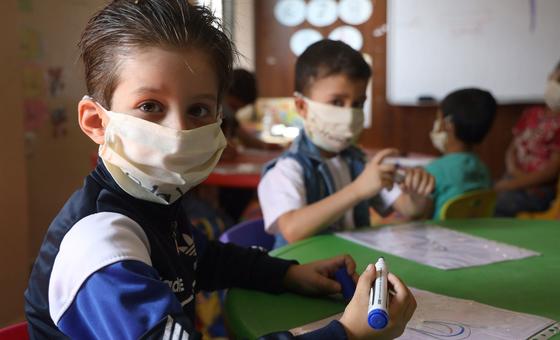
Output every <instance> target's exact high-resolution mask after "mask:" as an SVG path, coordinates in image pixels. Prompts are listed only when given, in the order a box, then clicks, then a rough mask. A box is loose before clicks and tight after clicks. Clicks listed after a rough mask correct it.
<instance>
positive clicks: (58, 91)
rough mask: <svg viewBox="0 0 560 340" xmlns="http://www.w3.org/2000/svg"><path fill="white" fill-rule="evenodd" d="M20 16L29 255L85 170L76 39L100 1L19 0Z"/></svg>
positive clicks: (90, 146)
mask: <svg viewBox="0 0 560 340" xmlns="http://www.w3.org/2000/svg"><path fill="white" fill-rule="evenodd" d="M19 4H20V6H19V8H18V12H19V13H20V16H21V18H22V25H21V28H20V30H21V34H22V38H21V39H22V44H23V45H24V46H27V47H26V48H25V52H24V53H23V73H24V80H25V83H24V88H25V91H26V93H27V92H29V93H28V95H26V97H25V98H24V100H23V103H24V105H28V103H31V104H34V105H32V109H31V112H32V113H33V114H32V115H30V116H27V118H26V121H25V124H26V125H28V126H30V127H29V128H28V131H27V132H26V138H27V145H26V153H27V157H26V169H27V174H28V184H29V219H30V220H29V230H30V238H29V251H30V254H31V257H32V259H33V260H34V258H35V256H36V254H37V252H38V250H39V247H40V245H41V242H42V240H43V237H44V234H45V232H46V230H47V228H48V226H49V224H50V222H51V221H52V219H53V218H54V216H55V215H56V214H57V213H58V211H59V210H60V209H61V208H62V206H63V205H64V202H65V201H66V200H67V199H68V198H69V196H70V195H71V194H72V193H73V192H74V191H75V190H76V189H78V188H79V187H80V186H81V185H82V181H83V179H84V177H85V176H86V175H87V174H88V173H89V171H90V170H91V168H92V166H91V162H90V158H91V155H92V154H93V153H95V150H96V147H95V145H94V143H93V142H92V141H91V140H90V139H89V138H87V137H86V136H85V135H84V134H83V133H82V132H81V130H80V128H79V126H78V122H77V103H78V101H79V100H80V99H81V97H82V96H83V95H84V94H86V89H85V84H84V80H83V71H82V65H81V62H80V60H79V52H78V48H77V43H78V40H79V37H80V34H81V32H82V30H83V28H84V27H85V24H86V23H87V20H88V19H89V17H90V16H91V15H92V14H93V13H94V12H95V11H96V10H97V9H99V8H100V7H102V6H103V5H104V4H106V1H105V0H88V1H60V0H40V1H39V0H25V1H23V0H22V1H19Z"/></svg>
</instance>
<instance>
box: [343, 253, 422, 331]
mask: <svg viewBox="0 0 560 340" xmlns="http://www.w3.org/2000/svg"><path fill="white" fill-rule="evenodd" d="M375 277H376V273H375V266H374V265H373V264H370V265H368V267H367V268H366V271H365V272H364V273H363V274H362V275H361V276H360V279H359V281H358V285H357V287H356V293H355V294H354V297H353V298H352V301H350V303H349V304H348V306H346V309H345V310H344V314H343V315H342V317H341V318H340V323H341V324H342V325H343V326H344V329H345V330H346V334H347V335H348V339H351V340H353V339H394V338H396V337H398V336H400V335H401V334H402V333H403V332H404V329H405V327H406V324H407V323H408V321H409V320H410V318H411V317H412V314H414V311H415V310H416V300H415V299H414V296H413V295H412V293H411V292H410V290H409V289H408V288H407V287H406V286H405V285H404V283H402V281H401V280H399V278H397V277H396V276H395V275H393V274H391V273H389V275H388V281H389V283H390V284H391V285H392V286H393V289H394V291H395V292H396V294H395V295H394V296H392V297H391V299H390V303H389V311H388V312H389V323H388V324H387V326H386V327H385V328H384V329H382V330H375V329H373V328H371V327H370V326H369V324H368V322H367V313H368V307H369V306H368V304H369V292H370V288H371V286H372V285H373V282H374V281H375Z"/></svg>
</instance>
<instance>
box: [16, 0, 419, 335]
mask: <svg viewBox="0 0 560 340" xmlns="http://www.w3.org/2000/svg"><path fill="white" fill-rule="evenodd" d="M80 48H81V56H82V60H83V61H84V64H85V79H86V82H87V89H88V93H89V95H90V96H86V97H84V98H83V99H82V100H81V101H80V102H79V104H78V122H79V124H80V127H81V129H82V131H83V132H84V133H85V134H86V135H87V136H88V137H89V138H91V139H92V140H93V141H94V142H95V143H97V144H99V145H100V148H99V156H100V159H99V162H98V164H97V167H96V169H95V170H94V171H93V172H92V173H91V174H90V175H89V176H88V177H86V179H85V182H84V185H83V187H82V188H81V189H80V190H78V191H77V192H76V193H74V194H73V195H72V197H71V198H70V199H69V200H68V202H67V203H66V204H65V206H64V207H63V208H62V210H61V211H60V212H59V214H58V215H57V216H56V218H55V219H54V221H53V222H52V224H51V225H50V227H49V229H48V231H47V235H46V237H45V239H44V242H43V244H42V246H41V249H40V252H39V255H38V257H37V260H36V262H35V264H34V267H33V271H32V273H31V276H30V279H29V286H28V288H27V290H26V292H25V301H26V305H25V311H26V316H27V320H28V324H29V335H30V338H31V339H59V338H66V337H70V338H74V339H138V338H142V339H162V338H164V339H171V338H173V339H194V338H198V337H199V335H198V334H197V333H196V331H195V330H194V326H193V323H194V314H195V311H194V303H195V301H194V299H195V297H194V296H195V293H196V292H197V291H199V290H215V289H223V288H227V287H244V288H249V289H260V290H264V291H268V292H273V293H277V292H282V291H294V292H300V293H304V294H312V295H323V294H332V293H337V292H340V290H341V288H340V285H339V284H338V283H337V282H336V281H334V280H333V279H332V275H333V273H334V272H335V271H336V270H337V269H338V268H340V267H341V266H345V267H346V269H347V272H348V274H349V275H351V276H353V278H354V280H357V274H356V273H355V263H354V261H353V260H352V259H351V258H350V257H349V256H338V257H335V258H333V259H328V260H322V261H317V262H312V263H309V264H305V265H299V264H297V263H296V262H294V261H286V260H281V259H276V258H272V257H269V256H268V255H267V254H265V253H262V252H260V251H258V250H254V249H243V248H238V247H235V246H232V245H226V244H221V243H219V242H211V241H208V240H205V239H204V238H203V237H201V236H200V235H199V234H197V233H196V232H195V230H193V229H192V228H191V226H190V223H189V218H188V216H187V215H186V214H185V213H184V211H185V209H183V207H182V204H181V203H182V202H181V200H182V199H183V197H184V194H185V193H186V192H187V191H188V190H189V189H191V188H192V187H194V186H196V185H197V184H199V183H200V182H202V181H203V180H204V179H205V178H206V176H208V174H209V173H210V172H211V171H212V169H213V167H214V166H215V164H216V163H217V161H218V159H219V157H220V154H221V152H222V150H223V148H224V147H225V144H226V142H225V138H224V135H223V133H222V131H221V129H220V121H221V114H220V112H219V107H220V101H221V98H222V96H223V95H224V92H225V91H226V89H227V88H228V82H229V78H230V75H231V69H232V64H233V53H232V52H233V46H232V44H231V42H230V41H229V39H228V38H227V36H226V34H225V33H223V31H222V30H221V28H220V26H219V23H217V22H216V19H215V17H214V16H213V15H212V14H211V12H210V11H209V10H208V9H205V8H202V7H198V6H193V5H190V4H189V3H188V2H187V1H186V0H139V1H132V0H130V1H129V0H115V1H112V2H111V3H109V4H108V5H107V6H106V7H105V8H103V9H102V10H100V11H99V12H98V13H97V14H95V15H94V16H93V17H92V18H91V19H90V21H89V22H88V24H87V26H86V28H85V31H84V32H83V34H82V38H81V41H80ZM374 279H375V270H371V266H369V267H368V269H367V270H366V271H365V273H364V274H363V275H362V276H361V277H360V279H359V281H358V286H357V289H356V293H355V295H354V298H353V299H352V301H351V302H350V304H349V305H348V307H347V308H346V311H345V313H344V315H343V317H342V318H341V320H340V321H333V322H332V323H330V324H329V325H327V326H326V327H325V328H322V329H320V330H317V331H315V332H313V333H310V334H307V335H304V336H302V337H301V338H302V339H324V338H325V336H326V335H328V336H329V337H330V338H336V339H345V338H376V337H382V338H386V337H396V336H398V335H400V334H401V333H402V332H403V330H404V326H405V325H406V322H408V320H409V319H410V317H411V316H412V313H413V311H414V309H415V301H414V298H413V296H412V295H411V293H410V291H409V290H408V289H407V288H406V286H404V285H403V284H402V283H401V282H400V281H399V280H398V279H397V278H396V277H394V276H389V280H390V282H391V283H392V284H393V286H394V289H395V291H396V296H395V297H394V298H393V300H392V302H391V305H390V307H389V309H390V314H391V323H390V324H389V326H388V328H387V329H385V330H384V331H381V332H376V331H374V330H372V329H371V328H369V326H368V325H367V321H366V318H365V315H366V313H367V304H368V298H367V297H368V292H369V289H370V287H371V284H372V283H373V280H374ZM393 318H394V319H393ZM393 320H394V322H393ZM266 338H267V339H278V338H282V339H289V338H293V337H292V336H291V334H288V333H280V334H271V335H269V336H267V337H266Z"/></svg>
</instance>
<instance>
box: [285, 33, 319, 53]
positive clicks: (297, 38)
mask: <svg viewBox="0 0 560 340" xmlns="http://www.w3.org/2000/svg"><path fill="white" fill-rule="evenodd" d="M321 39H323V36H322V35H321V33H319V32H318V31H317V30H314V29H312V28H304V29H301V30H299V31H297V32H296V33H294V34H293V35H292V37H291V38H290V49H291V50H292V52H293V53H294V54H295V55H296V56H299V55H300V54H302V53H303V51H305V49H306V48H307V47H308V46H309V45H311V44H313V43H316V42H317V41H319V40H321Z"/></svg>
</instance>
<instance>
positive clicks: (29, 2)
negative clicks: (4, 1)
mask: <svg viewBox="0 0 560 340" xmlns="http://www.w3.org/2000/svg"><path fill="white" fill-rule="evenodd" d="M18 4H19V6H18V7H19V10H20V11H22V12H32V11H33V0H19V1H18Z"/></svg>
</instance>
